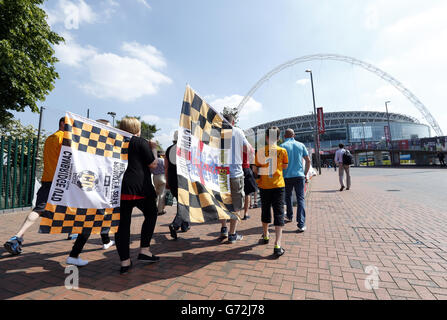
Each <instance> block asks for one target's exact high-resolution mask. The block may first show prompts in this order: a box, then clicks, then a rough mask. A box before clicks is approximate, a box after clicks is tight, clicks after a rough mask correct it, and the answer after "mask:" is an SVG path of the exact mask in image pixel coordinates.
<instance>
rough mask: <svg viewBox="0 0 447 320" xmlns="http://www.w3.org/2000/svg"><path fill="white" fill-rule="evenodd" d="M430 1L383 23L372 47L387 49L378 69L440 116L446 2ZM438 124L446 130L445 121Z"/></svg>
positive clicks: (444, 82) (445, 85)
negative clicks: (396, 80) (387, 22)
mask: <svg viewBox="0 0 447 320" xmlns="http://www.w3.org/2000/svg"><path fill="white" fill-rule="evenodd" d="M433 3H434V4H432V5H426V6H423V7H422V8H421V9H420V10H417V11H414V12H413V13H411V14H406V15H403V16H401V17H397V18H395V19H393V21H392V22H390V23H389V24H388V25H385V26H382V28H381V30H380V33H379V37H378V40H377V43H376V44H375V46H376V47H378V48H381V51H382V52H387V55H386V56H385V57H383V58H382V61H381V62H380V63H379V66H380V68H381V69H384V70H387V72H389V73H390V74H392V75H393V76H395V77H396V78H397V79H398V80H399V81H401V82H402V84H403V85H404V86H405V87H407V88H408V89H409V90H410V91H412V92H413V93H414V94H415V95H416V96H417V97H418V98H419V99H420V100H421V101H422V102H423V103H424V104H425V105H426V106H427V107H428V109H429V110H430V113H432V115H433V116H434V117H435V118H437V119H442V116H443V114H444V113H445V112H444V109H443V105H442V102H441V101H442V97H443V96H444V95H445V88H447V79H446V78H445V73H446V72H447V64H446V63H445V56H446V55H447V41H446V39H447V20H446V19H445V13H446V12H447V3H446V2H445V1H442V2H441V1H440V2H433ZM397 12H398V11H397ZM441 88H444V89H441ZM442 92H444V93H442ZM439 124H440V125H441V127H442V126H443V125H444V127H443V130H444V131H446V130H447V127H446V124H445V123H444V124H443V123H441V122H440V123H439Z"/></svg>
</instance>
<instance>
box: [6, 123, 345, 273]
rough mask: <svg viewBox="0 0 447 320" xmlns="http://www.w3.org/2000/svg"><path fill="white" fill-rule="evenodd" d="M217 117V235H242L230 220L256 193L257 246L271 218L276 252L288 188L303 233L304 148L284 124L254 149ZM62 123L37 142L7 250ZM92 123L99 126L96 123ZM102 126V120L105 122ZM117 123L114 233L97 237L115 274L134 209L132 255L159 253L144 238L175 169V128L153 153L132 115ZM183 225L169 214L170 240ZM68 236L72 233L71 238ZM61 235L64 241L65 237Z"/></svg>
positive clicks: (46, 187)
mask: <svg viewBox="0 0 447 320" xmlns="http://www.w3.org/2000/svg"><path fill="white" fill-rule="evenodd" d="M224 117H225V120H226V121H228V122H229V123H230V124H231V125H232V126H233V130H232V144H231V148H232V154H233V157H232V163H230V164H229V168H230V171H229V173H230V186H231V198H232V205H233V212H232V213H233V214H234V215H233V217H235V218H233V219H230V221H229V224H228V221H227V220H225V219H223V220H220V224H221V229H220V236H221V237H222V238H227V239H228V242H229V243H235V242H238V241H241V240H243V236H242V235H241V234H240V233H238V232H237V228H238V225H239V224H240V220H247V219H249V218H250V215H249V213H248V212H249V211H248V210H249V209H250V208H257V207H258V204H259V202H258V195H260V206H261V217H260V220H261V221H260V222H261V223H260V225H261V226H262V234H261V235H260V236H261V239H260V243H262V244H268V243H269V242H270V234H269V225H270V224H271V223H272V222H273V225H274V227H275V241H274V247H273V254H274V256H276V257H280V256H282V255H283V254H284V253H285V249H284V247H283V246H282V243H281V240H282V229H283V227H284V225H285V223H286V222H292V221H293V218H294V212H293V201H292V198H293V192H295V195H296V200H297V208H296V222H297V232H304V231H305V230H306V210H305V200H304V188H305V183H306V182H307V180H308V175H309V170H310V168H311V159H310V157H309V153H308V151H307V148H306V147H305V145H304V144H302V143H300V142H298V141H296V139H295V133H294V131H293V130H292V129H287V130H286V131H285V133H284V135H283V136H284V142H283V143H282V144H280V145H278V143H279V140H280V136H281V133H280V129H279V128H277V127H271V128H269V130H266V131H265V145H263V146H262V147H259V148H258V149H257V150H255V149H254V148H253V147H252V146H251V145H250V143H249V142H248V141H247V138H246V137H245V135H244V132H243V131H242V130H241V129H240V128H238V127H236V126H234V124H235V119H234V117H233V116H232V115H225V116H224ZM64 121H65V118H61V119H60V120H59V130H58V131H57V132H55V133H54V134H53V135H51V136H50V137H49V138H48V139H47V140H46V141H45V146H44V159H43V160H44V171H43V176H42V180H41V181H42V185H41V187H40V189H39V190H38V193H37V199H36V204H35V207H34V209H33V210H32V212H31V213H30V214H29V215H28V217H27V218H26V219H25V221H24V223H23V224H22V226H21V227H20V228H19V231H18V232H17V233H16V234H15V235H14V236H12V237H11V238H10V239H9V240H8V241H6V243H5V244H4V247H5V248H6V250H7V251H8V252H10V253H11V254H13V255H17V254H20V253H21V252H22V248H23V243H24V234H25V232H26V231H27V230H28V229H29V228H30V227H31V226H32V225H33V224H34V223H35V222H36V221H37V220H38V218H39V217H40V216H41V215H42V213H43V212H44V210H45V206H46V203H47V200H48V196H49V191H50V188H51V183H52V181H53V176H54V174H55V170H56V167H57V162H58V158H59V153H60V150H61V146H62V141H63V136H64ZM98 121H99V122H103V123H104V120H98ZM106 122H107V121H106ZM105 124H106V125H110V123H105ZM119 128H120V129H121V130H124V131H126V132H128V133H130V134H131V135H132V138H131V139H130V142H129V148H128V166H127V169H126V171H125V173H124V176H123V180H122V185H121V203H120V223H119V228H118V231H117V233H116V234H115V241H113V240H111V239H110V238H109V235H107V234H102V235H101V238H102V242H103V249H105V250H107V249H109V248H110V247H112V246H113V245H116V249H117V252H118V255H119V259H120V263H121V264H120V273H121V274H125V273H127V272H128V271H129V270H130V269H131V268H132V261H131V257H130V250H129V246H130V225H131V219H132V211H133V209H134V208H135V207H136V208H138V209H140V210H141V211H142V212H143V215H144V221H143V223H142V226H141V235H140V251H139V254H138V258H137V259H138V261H139V262H143V263H153V262H157V261H159V260H160V257H158V256H155V255H154V254H153V253H152V252H151V250H150V243H151V239H152V237H153V234H154V230H155V226H156V222H157V217H158V216H160V215H164V214H166V210H165V205H166V195H167V193H170V194H171V195H172V196H173V197H174V198H176V199H177V198H178V181H177V167H176V165H177V161H176V157H177V153H176V150H177V140H178V132H175V134H174V137H173V141H172V142H173V144H172V145H171V146H169V147H168V148H167V149H166V152H163V151H158V152H156V149H157V144H156V143H155V142H152V141H147V140H146V139H144V138H142V137H141V136H140V135H141V123H140V121H139V120H138V119H136V118H130V117H125V118H123V119H122V120H121V121H120V123H119ZM345 153H346V150H345V149H344V148H343V145H340V149H339V150H338V151H337V153H336V155H335V163H336V164H337V165H338V167H339V177H340V185H341V189H340V190H341V191H342V190H343V189H344V188H345V185H344V182H343V176H344V174H346V176H347V182H346V189H347V190H349V188H350V184H351V181H350V175H349V165H347V164H344V159H343V158H344V155H345ZM267 159H270V161H267ZM177 203H178V200H177ZM285 207H286V209H285ZM272 213H273V214H272ZM190 228H191V226H190V223H189V221H185V220H184V218H182V217H181V216H180V215H179V213H178V211H177V213H176V215H175V217H174V219H173V221H172V222H171V223H170V224H169V232H170V235H171V237H172V238H173V239H178V235H177V232H178V231H179V230H181V231H182V232H187V231H188V230H189V229H190ZM72 236H73V237H76V235H72ZM69 238H71V236H70V235H69ZM87 240H88V236H86V235H84V234H79V235H77V237H76V240H75V242H74V245H73V248H72V250H71V252H70V254H69V256H68V257H67V259H66V262H67V264H72V265H76V266H85V265H87V264H88V261H86V260H83V259H81V258H80V254H81V252H82V250H83V247H84V245H85V243H86V242H87Z"/></svg>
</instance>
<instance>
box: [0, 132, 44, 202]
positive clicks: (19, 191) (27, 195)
mask: <svg viewBox="0 0 447 320" xmlns="http://www.w3.org/2000/svg"><path fill="white" fill-rule="evenodd" d="M36 148H37V139H36V138H34V139H27V140H25V139H17V138H16V139H15V138H14V137H1V140H0V161H1V163H0V164H1V165H0V210H4V209H14V208H25V207H30V206H31V205H32V201H33V196H34V181H35V175H36V154H37V149H36Z"/></svg>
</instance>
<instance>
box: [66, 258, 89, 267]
mask: <svg viewBox="0 0 447 320" xmlns="http://www.w3.org/2000/svg"><path fill="white" fill-rule="evenodd" d="M67 264H72V265H75V266H78V267H83V266H86V265H87V264H88V261H86V260H82V259H81V258H73V257H68V258H67Z"/></svg>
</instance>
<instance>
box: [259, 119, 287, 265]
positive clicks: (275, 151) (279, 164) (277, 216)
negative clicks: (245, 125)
mask: <svg viewBox="0 0 447 320" xmlns="http://www.w3.org/2000/svg"><path fill="white" fill-rule="evenodd" d="M279 133H280V131H279V128H278V127H271V128H270V129H269V130H267V131H266V133H265V140H266V141H265V147H263V148H260V149H259V150H258V152H257V153H256V158H255V164H256V167H255V176H258V177H259V178H258V180H257V183H258V187H259V191H260V194H261V204H262V211H261V221H262V229H263V235H262V239H261V240H262V241H263V243H264V244H267V243H269V240H270V237H269V233H268V226H269V224H270V223H271V222H272V213H271V208H273V218H274V219H273V224H274V225H275V234H276V239H275V240H276V241H275V248H274V249H273V254H274V255H275V256H277V257H280V256H282V255H283V254H284V252H285V250H284V249H283V248H282V247H281V238H282V228H283V227H284V188H285V182H284V177H283V169H286V168H287V166H288V163H289V159H288V156H287V151H286V149H284V148H281V147H279V146H278V145H277V142H278V140H279Z"/></svg>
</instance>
